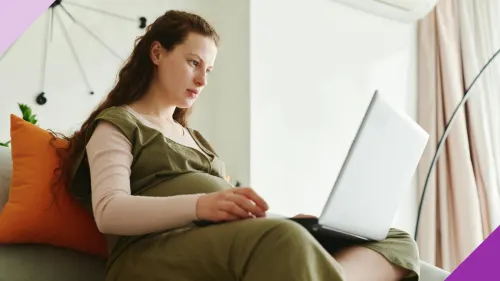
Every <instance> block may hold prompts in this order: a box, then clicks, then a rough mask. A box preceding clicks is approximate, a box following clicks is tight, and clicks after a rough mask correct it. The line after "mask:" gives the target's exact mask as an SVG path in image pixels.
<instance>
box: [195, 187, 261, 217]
mask: <svg viewBox="0 0 500 281" xmlns="http://www.w3.org/2000/svg"><path fill="white" fill-rule="evenodd" d="M268 209H269V207H268V205H267V203H266V202H265V201H264V199H262V198H261V197H260V196H259V195H258V194H257V193H256V192H255V191H254V190H253V189H251V188H249V187H235V188H231V189H228V190H223V191H219V192H214V193H209V194H205V195H202V196H201V197H200V198H199V199H198V202H197V203H196V216H197V217H198V219H200V220H209V221H214V222H220V221H234V220H241V219H248V218H253V217H265V216H266V211H267V210H268Z"/></svg>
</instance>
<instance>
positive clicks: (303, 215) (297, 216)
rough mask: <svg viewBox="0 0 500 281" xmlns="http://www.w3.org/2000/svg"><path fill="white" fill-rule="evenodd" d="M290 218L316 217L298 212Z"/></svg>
mask: <svg viewBox="0 0 500 281" xmlns="http://www.w3.org/2000/svg"><path fill="white" fill-rule="evenodd" d="M292 218H315V219H317V217H316V216H313V215H306V214H298V215H295V216H293V217H292Z"/></svg>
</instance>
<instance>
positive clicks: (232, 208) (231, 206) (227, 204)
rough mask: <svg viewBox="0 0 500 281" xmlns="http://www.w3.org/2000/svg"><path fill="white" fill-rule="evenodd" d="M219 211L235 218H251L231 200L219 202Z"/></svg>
mask: <svg viewBox="0 0 500 281" xmlns="http://www.w3.org/2000/svg"><path fill="white" fill-rule="evenodd" d="M220 210H222V211H224V212H227V213H229V214H232V215H234V216H237V217H238V218H249V217H251V216H250V214H249V212H248V211H246V210H245V209H243V208H242V207H240V206H239V205H238V204H237V203H236V202H234V201H232V200H224V201H222V202H221V205H220Z"/></svg>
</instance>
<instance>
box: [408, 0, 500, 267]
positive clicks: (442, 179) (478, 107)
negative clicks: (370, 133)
mask: <svg viewBox="0 0 500 281" xmlns="http://www.w3.org/2000/svg"><path fill="white" fill-rule="evenodd" d="M498 2H500V1H498V0H440V1H439V2H438V4H437V6H436V8H435V9H434V11H432V12H431V13H430V14H429V15H428V16H427V17H426V18H425V19H423V20H421V21H420V22H419V26H418V56H419V60H418V64H419V65H418V87H419V89H418V122H419V123H420V124H421V125H422V126H423V127H424V128H425V129H426V130H427V131H428V132H429V133H430V134H431V139H430V141H429V145H428V147H427V148H426V151H425V153H424V156H423V158H422V161H421V164H420V166H419V169H418V171H417V176H418V186H419V192H420V193H421V192H422V188H423V186H424V182H425V178H426V176H427V172H428V169H429V165H430V163H431V161H432V157H433V156H434V153H435V151H436V148H437V145H438V141H439V138H440V137H441V136H442V134H443V131H444V129H445V124H446V123H447V121H448V120H449V119H450V117H451V115H452V114H453V111H454V110H455V108H456V106H457V105H458V103H459V102H460V100H461V99H462V97H463V94H464V92H465V90H466V88H468V87H469V85H470V84H471V83H472V80H473V79H474V78H475V76H476V75H477V74H478V73H479V71H480V70H481V68H482V67H483V66H484V64H485V63H486V62H487V61H488V60H489V58H490V57H491V56H492V55H493V54H494V53H495V52H496V50H497V49H498V48H500V40H499V39H498V37H499V36H498V35H497V33H499V32H500V21H499V20H500V7H499V3H498ZM496 60H497V61H493V63H492V64H491V65H490V66H489V67H488V68H487V70H486V71H485V72H484V73H483V75H482V76H481V78H479V79H478V80H477V82H476V83H475V84H474V86H473V88H472V89H473V90H472V91H473V92H472V93H471V96H470V99H469V100H468V102H467V103H466V104H465V107H464V108H463V109H462V110H461V111H459V113H458V115H457V118H456V120H455V121H454V123H453V125H452V127H451V131H450V133H449V135H448V138H447V141H446V143H445V146H444V148H443V149H442V151H441V154H440V156H439V159H438V162H437V163H436V165H435V167H434V170H433V173H432V174H431V178H430V182H429V185H428V190H427V193H426V197H425V203H424V205H423V212H422V218H421V221H420V227H419V232H418V239H417V242H418V244H419V247H420V254H421V257H422V259H423V260H424V261H427V262H429V263H432V264H434V265H436V266H439V267H441V268H444V269H446V270H449V271H452V270H454V269H455V268H456V267H457V266H458V265H459V264H460V263H461V262H462V261H464V259H465V258H466V257H467V256H468V255H469V254H470V253H472V251H474V249H476V248H477V246H479V244H480V243H481V242H482V241H484V239H485V238H486V237H487V236H488V235H489V234H490V233H491V232H492V231H493V230H494V229H495V228H496V227H498V225H499V224H500V217H499V216H500V161H499V160H500V157H499V150H500V133H499V130H500V118H499V117H500V113H499V112H500V99H499V96H500V76H499V74H500V56H499V57H498V58H497V59H496Z"/></svg>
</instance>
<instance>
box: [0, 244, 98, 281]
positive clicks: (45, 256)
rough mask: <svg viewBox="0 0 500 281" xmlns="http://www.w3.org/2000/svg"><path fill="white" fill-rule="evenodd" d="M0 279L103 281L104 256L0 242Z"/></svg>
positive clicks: (18, 280)
mask: <svg viewBox="0 0 500 281" xmlns="http://www.w3.org/2000/svg"><path fill="white" fill-rule="evenodd" d="M0 253H1V254H0V280H1V281H3V280H5V281H21V280H23V281H24V280H26V281H28V280H36V281H80V280H81V281H103V280H104V272H105V260H103V259H101V258H96V257H93V256H89V255H87V254H82V253H79V252H76V251H73V250H68V249H62V248H57V247H52V246H48V245H25V244H22V245H0Z"/></svg>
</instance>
